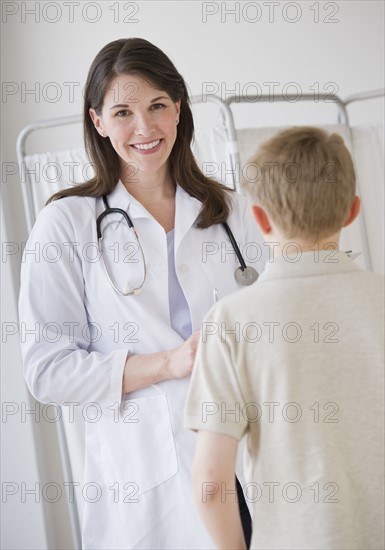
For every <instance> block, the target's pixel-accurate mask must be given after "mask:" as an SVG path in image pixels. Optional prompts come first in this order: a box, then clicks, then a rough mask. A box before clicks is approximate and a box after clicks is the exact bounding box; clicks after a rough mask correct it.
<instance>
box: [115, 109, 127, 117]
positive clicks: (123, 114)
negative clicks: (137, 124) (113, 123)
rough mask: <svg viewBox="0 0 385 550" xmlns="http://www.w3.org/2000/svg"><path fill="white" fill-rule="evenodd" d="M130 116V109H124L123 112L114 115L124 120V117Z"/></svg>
mask: <svg viewBox="0 0 385 550" xmlns="http://www.w3.org/2000/svg"><path fill="white" fill-rule="evenodd" d="M129 114H130V112H129V110H128V109H122V110H121V111H117V112H116V113H115V114H114V117H119V118H122V117H125V116H128V115H129Z"/></svg>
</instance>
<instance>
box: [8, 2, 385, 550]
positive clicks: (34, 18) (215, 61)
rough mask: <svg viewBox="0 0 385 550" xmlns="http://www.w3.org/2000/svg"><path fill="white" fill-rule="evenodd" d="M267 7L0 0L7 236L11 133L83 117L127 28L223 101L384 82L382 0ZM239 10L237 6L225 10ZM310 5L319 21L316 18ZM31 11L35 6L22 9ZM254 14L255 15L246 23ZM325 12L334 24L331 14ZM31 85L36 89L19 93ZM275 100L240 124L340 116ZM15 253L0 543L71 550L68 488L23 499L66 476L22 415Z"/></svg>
mask: <svg viewBox="0 0 385 550" xmlns="http://www.w3.org/2000/svg"><path fill="white" fill-rule="evenodd" d="M276 3H277V2H276ZM66 4H67V5H66ZM273 4H274V2H206V3H202V2H199V1H190V2H181V1H175V2H174V1H173V2H162V1H158V2H140V1H139V2H136V3H133V2H125V1H121V2H112V1H111V2H110V1H102V2H85V1H80V2H72V1H71V2H56V3H55V2H34V1H27V2H3V3H2V29H1V42H2V44H1V45H2V54H1V56H2V57H1V66H2V69H1V76H2V81H3V84H2V104H1V109H2V125H1V137H2V171H3V173H2V214H3V224H2V241H3V243H6V242H14V243H16V244H15V247H17V246H20V243H22V242H23V241H25V239H26V227H25V222H24V218H23V208H22V201H21V192H20V189H19V180H18V176H17V174H15V175H13V176H12V175H8V173H7V172H6V173H5V174H4V171H7V170H11V171H12V167H14V165H12V164H10V163H16V153H15V143H16V138H17V135H18V134H19V132H20V131H21V130H22V128H23V127H25V126H26V125H27V124H29V123H32V122H34V121H36V120H39V119H46V118H51V117H59V116H64V115H72V114H79V113H81V111H82V93H81V90H82V87H83V86H84V83H85V79H86V76H87V71H88V68H89V66H90V64H91V62H92V60H93V58H94V57H95V55H96V53H97V52H98V51H99V50H100V49H101V47H102V46H104V45H105V44H106V43H107V42H110V41H112V40H115V39H118V38H123V37H130V36H139V37H143V38H146V39H148V40H150V41H152V42H153V43H155V44H156V45H157V46H159V47H160V48H161V49H163V50H164V51H165V52H166V53H167V54H168V55H169V56H170V57H171V59H172V60H173V61H174V63H175V65H176V67H177V68H178V70H179V71H180V72H181V74H182V75H183V76H184V78H185V80H186V82H187V84H188V86H189V89H190V91H191V93H192V94H196V95H201V94H202V93H203V92H206V91H208V90H210V91H213V92H214V93H217V94H218V95H222V96H223V97H225V96H226V95H230V94H232V93H240V94H242V93H243V94H244V95H245V94H248V93H251V92H253V91H254V90H255V89H256V88H255V86H256V85H258V86H259V87H260V90H262V91H263V93H269V90H271V89H272V88H271V86H272V84H267V83H273V82H274V83H277V84H275V88H274V89H275V92H278V93H284V92H285V91H289V92H292V91H293V87H289V85H290V83H295V87H296V89H297V90H298V89H299V90H301V91H302V93H313V92H314V88H315V86H318V87H319V90H320V92H323V91H326V92H331V91H334V92H336V93H337V94H338V95H340V97H341V98H343V99H345V98H346V97H347V96H349V95H351V94H354V93H358V92H362V91H367V90H374V89H379V88H383V87H384V4H383V2H382V1H365V2H364V1H338V2H313V1H310V2H307V1H300V2H297V4H296V6H294V5H293V4H294V3H293V2H279V3H277V4H279V5H276V6H274V5H273ZM273 8H274V12H273ZM234 9H235V10H236V12H237V13H236V14H234V13H233V14H231V13H230V11H231V10H234ZM317 9H318V10H319V22H315V18H316V13H317V11H316V10H317ZM72 10H73V11H72ZM229 10H230V11H229ZM257 10H258V11H257ZM31 11H32V12H33V11H34V13H27V12H31ZM134 11H135V12H136V13H134ZM13 12H15V13H13ZM213 12H216V13H213ZM210 13H211V15H210ZM205 14H206V15H205ZM257 16H260V19H259V21H255V22H252V20H253V19H255V18H256V17H257ZM328 18H329V19H333V20H334V22H328V21H326V20H327V19H328ZM56 19H57V21H55V20H56ZM72 19H73V20H72ZM125 19H126V21H125ZM132 19H136V20H137V21H136V22H133V21H132ZM295 19H297V21H296V22H293V21H294V20H295ZM92 21H94V22H92ZM204 21H205V22H204ZM290 21H291V22H290ZM65 83H72V84H71V85H70V84H65ZM290 86H293V85H290ZM71 89H72V91H73V97H72V94H71V93H70V90H71ZM28 90H29V91H30V90H36V93H35V94H31V93H25V92H26V91H28ZM273 107H274V109H273V108H272V106H271V105H262V106H261V105H255V106H252V108H251V110H249V111H248V114H245V111H243V109H244V106H242V107H238V106H237V109H239V113H238V111H235V112H236V113H237V116H238V115H239V125H241V126H242V125H243V126H245V125H249V126H255V125H259V124H266V125H280V124H288V123H294V122H297V121H299V120H300V121H301V122H304V121H308V122H323V121H326V120H328V121H332V122H335V120H336V119H335V111H334V110H333V109H334V107H333V106H330V105H322V104H321V103H318V104H314V103H313V105H310V106H308V105H306V106H305V104H299V105H294V106H293V105H292V104H289V103H287V104H283V105H282V106H280V107H279V108H276V107H277V106H276V105H275V106H273ZM241 109H242V112H241ZM380 109H381V105H380V103H379V102H377V103H375V102H373V103H371V104H364V105H361V106H360V107H359V108H355V109H352V115H353V116H352V119H353V120H352V121H353V123H354V122H359V123H361V122H367V123H374V122H378V121H379V120H380V117H381V112H380ZM309 117H313V118H312V119H309ZM78 130H79V131H78V133H77V134H76V132H74V131H73V130H71V131H68V132H67V134H66V140H67V142H66V143H65V144H64V147H63V143H62V142H61V141H58V138H57V136H56V135H55V134H51V135H50V137H49V142H48V144H49V146H50V147H51V146H53V147H54V148H66V147H73V146H78V145H79V144H80V128H79V129H78ZM44 148H47V147H46V145H45V144H44V142H43V140H42V138H40V137H39V136H37V137H35V138H33V139H31V140H30V142H29V144H28V150H29V149H30V150H31V152H32V150H33V151H34V152H35V151H36V150H38V151H39V150H44ZM20 259H21V255H20V253H16V254H15V255H13V256H11V257H3V258H2V271H3V277H2V332H3V334H2V349H3V351H2V368H1V378H2V401H3V407H4V406H5V407H8V409H7V410H10V409H9V407H14V409H13V410H16V409H17V407H18V408H19V412H17V413H16V414H14V415H9V416H8V417H3V422H2V425H1V426H2V446H1V447H2V481H3V489H4V488H8V489H9V488H10V486H9V485H7V486H4V482H8V483H10V482H13V483H14V484H15V485H13V486H12V487H14V488H15V491H17V493H16V494H15V495H4V494H3V504H2V534H1V536H2V547H3V548H7V549H16V548H23V549H27V548H36V549H37V548H39V549H40V548H70V547H71V541H70V539H69V528H68V518H67V515H66V499H67V496H66V493H64V492H63V497H62V498H61V499H60V500H59V502H57V503H56V504H49V503H47V502H46V499H45V500H44V498H43V497H42V491H41V490H40V491H38V493H37V494H39V493H40V502H39V503H36V502H35V496H34V495H24V496H25V498H22V497H23V495H22V491H21V484H22V483H25V487H26V488H28V489H31V488H34V487H35V484H36V483H37V482H39V483H40V487H39V486H38V489H39V488H40V489H42V487H43V485H44V483H48V482H56V483H59V484H60V483H62V481H63V480H62V479H61V476H60V469H59V455H58V448H57V441H56V436H55V425H54V424H50V423H49V422H37V423H35V422H34V417H33V416H32V415H27V417H26V418H25V419H24V418H23V415H22V413H21V408H22V403H23V402H24V403H27V404H28V399H29V397H28V392H27V390H26V388H25V384H24V381H23V378H22V368H21V360H20V353H19V347H18V338H19V335H18V334H14V335H10V334H8V335H7V333H6V331H10V330H11V329H12V326H13V325H11V324H10V323H17V308H16V297H17V294H18V286H19V269H20ZM10 403H11V404H12V403H14V404H15V405H9V404H10ZM27 406H28V405H27ZM23 420H25V422H23ZM34 436H35V439H34ZM36 498H37V497H36ZM4 500H5V503H4ZM23 500H24V501H25V502H23ZM44 517H45V518H46V520H44Z"/></svg>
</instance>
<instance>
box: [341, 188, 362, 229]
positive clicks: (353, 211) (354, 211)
mask: <svg viewBox="0 0 385 550" xmlns="http://www.w3.org/2000/svg"><path fill="white" fill-rule="evenodd" d="M360 210H361V199H360V197H357V195H356V196H355V197H354V201H353V204H352V206H351V207H350V211H349V214H348V217H347V218H346V221H345V223H344V225H343V226H342V227H346V226H347V225H350V224H351V223H352V222H354V220H355V219H356V217H357V216H358V214H359V213H360Z"/></svg>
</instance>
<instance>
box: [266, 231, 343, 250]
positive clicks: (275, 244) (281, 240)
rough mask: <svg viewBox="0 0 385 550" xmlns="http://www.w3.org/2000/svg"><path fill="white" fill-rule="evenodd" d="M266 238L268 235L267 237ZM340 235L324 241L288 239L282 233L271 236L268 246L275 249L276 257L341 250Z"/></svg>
mask: <svg viewBox="0 0 385 550" xmlns="http://www.w3.org/2000/svg"><path fill="white" fill-rule="evenodd" d="M265 238H266V235H265ZM339 240H340V233H335V234H333V235H330V236H329V237H327V238H324V239H316V238H314V239H301V238H298V237H297V238H294V237H293V238H291V239H290V238H288V237H286V236H285V235H282V234H281V233H278V232H276V233H275V234H274V235H271V234H269V236H268V239H266V245H269V243H270V246H271V247H272V248H273V250H274V254H275V255H278V256H279V255H284V254H285V255H287V254H290V253H292V254H298V252H301V253H302V252H311V251H314V250H318V251H321V250H332V249H336V250H338V248H339Z"/></svg>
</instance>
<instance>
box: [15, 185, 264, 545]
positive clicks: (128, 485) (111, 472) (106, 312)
mask: <svg viewBox="0 0 385 550" xmlns="http://www.w3.org/2000/svg"><path fill="white" fill-rule="evenodd" d="M231 196H232V202H233V211H232V214H231V215H230V217H229V219H228V223H229V225H230V227H231V229H232V231H233V233H234V235H235V238H236V240H237V242H238V243H239V245H240V248H241V251H243V254H244V257H245V260H246V263H247V264H248V265H253V266H254V267H256V269H257V270H259V271H261V270H262V269H263V265H264V257H262V258H261V259H260V260H259V261H254V260H255V259H256V255H257V252H258V251H263V250H265V249H266V247H264V246H263V244H262V238H261V236H260V233H259V231H258V230H257V226H256V224H255V223H254V221H253V220H252V216H251V212H250V208H249V205H248V203H247V201H246V199H245V198H244V197H241V196H240V195H237V194H231ZM109 204H110V207H118V208H122V209H125V210H126V211H127V212H128V213H129V214H130V216H131V218H132V220H133V222H134V225H135V228H136V230H137V233H138V235H139V238H140V242H141V245H142V247H143V250H144V254H145V258H146V265H147V279H146V282H145V285H144V288H143V291H142V293H141V294H139V295H137V296H129V297H124V296H120V295H118V294H117V293H116V292H115V290H114V289H113V288H112V286H111V285H110V283H109V282H108V280H107V278H106V274H105V272H104V269H103V265H102V263H101V261H100V259H99V258H98V255H97V249H96V242H97V236H96V224H95V220H96V217H97V216H98V215H99V214H100V213H101V212H102V211H103V210H104V206H103V203H102V200H101V199H94V198H89V197H87V198H84V197H69V198H64V199H61V200H59V201H55V202H53V203H51V204H49V205H48V206H46V207H45V208H44V209H43V211H42V212H41V213H40V215H39V218H38V220H37V222H36V224H35V226H34V228H33V230H32V233H31V235H30V238H29V241H28V243H27V246H26V250H27V251H28V250H29V251H30V250H31V249H34V250H35V254H31V253H28V254H26V255H25V257H24V261H23V266H22V285H21V293H20V321H21V323H24V324H25V325H24V328H25V329H26V334H25V335H24V338H23V339H22V354H23V359H24V372H25V378H26V381H27V384H28V387H29V389H30V391H31V392H32V394H33V395H34V396H35V398H36V399H38V400H39V401H42V402H57V403H60V404H63V403H66V402H72V403H74V402H75V403H79V404H80V405H81V406H83V407H84V406H86V405H87V404H88V403H91V402H92V403H97V404H98V407H100V411H102V414H101V418H100V419H98V421H96V422H91V421H87V422H86V464H85V480H84V484H87V483H96V484H97V485H98V486H99V487H100V488H101V493H100V494H99V495H96V496H100V498H99V499H98V500H97V501H96V502H86V503H85V511H84V522H83V545H84V548H86V549H96V548H97V549H104V548H105V549H107V548H114V549H123V548H146V549H155V548H157V549H166V548H167V549H188V548H191V549H200V548H201V549H203V548H204V549H208V548H213V545H212V542H211V540H210V538H209V536H208V534H207V532H206V530H205V527H204V525H203V523H202V522H201V520H200V517H199V516H198V514H197V512H196V510H195V506H194V499H193V494H192V483H191V464H192V458H193V454H194V444H195V434H194V433H192V432H189V431H187V430H184V429H183V426H182V424H183V409H184V403H185V395H186V391H187V386H188V383H189V378H185V379H183V380H167V381H165V382H162V383H159V384H156V385H154V386H150V387H147V388H144V389H143V390H139V391H135V392H132V393H130V394H127V395H125V396H124V395H123V396H122V375H123V369H124V365H125V361H126V357H127V353H134V354H143V353H152V352H158V351H161V350H169V349H172V348H175V347H177V346H179V345H180V344H181V343H182V338H181V337H180V336H179V335H178V334H177V333H176V332H175V331H174V330H173V329H172V328H171V325H170V312H169V297H168V275H167V271H168V263H167V262H168V260H167V240H166V234H165V232H164V230H163V228H162V227H161V226H160V225H159V224H158V223H157V222H156V220H154V218H153V217H152V216H151V215H150V214H149V213H148V211H147V210H146V209H145V208H144V207H143V206H142V205H141V204H140V203H138V202H137V201H136V200H135V199H134V198H133V197H131V195H129V193H128V192H127V191H126V189H125V188H124V186H123V185H122V183H121V182H119V183H118V184H117V186H116V188H115V189H114V191H113V192H112V193H111V194H110V195H109ZM200 208H201V203H200V202H199V201H198V200H196V199H194V198H192V197H191V196H189V195H188V194H187V193H185V192H184V191H183V190H182V189H181V188H180V187H179V186H178V187H177V192H176V213H175V267H176V273H177V276H178V279H179V282H180V285H181V287H182V289H183V292H184V294H185V297H186V300H187V303H188V306H189V308H190V314H191V321H192V328H193V330H194V331H195V330H197V329H200V328H201V323H202V319H203V317H204V315H205V314H206V313H207V311H208V310H209V309H210V307H211V306H212V305H213V289H214V288H216V289H218V297H219V299H220V298H221V297H223V296H224V295H226V294H229V293H230V292H233V291H235V290H237V288H239V287H240V286H239V285H238V284H237V283H236V282H235V279H234V270H235V268H236V267H237V266H238V265H239V264H238V262H237V260H236V257H235V254H234V253H233V252H232V251H233V249H232V247H231V245H230V241H229V239H228V237H227V235H226V232H225V230H224V228H223V226H222V225H214V226H212V227H210V228H208V229H205V230H201V229H197V228H196V226H195V223H194V222H195V221H196V218H197V216H198V214H199V211H200ZM108 217H109V218H110V220H109V221H113V222H114V223H113V224H112V225H111V226H110V227H109V228H108V229H110V230H112V231H113V232H114V233H113V235H114V237H113V244H112V245H109V246H110V249H109V250H111V252H110V253H109V254H110V256H107V254H106V257H107V258H109V261H108V262H107V263H108V265H109V267H111V271H112V274H113V276H114V278H115V279H116V280H117V282H118V283H120V286H123V287H124V286H125V284H127V282H129V284H130V285H133V284H134V283H140V282H141V274H142V269H143V266H142V263H141V262H137V261H136V260H137V259H138V258H140V255H139V252H138V250H137V248H136V249H135V242H133V244H132V245H131V246H130V247H128V248H127V247H126V250H125V251H123V245H122V243H123V242H125V241H126V240H127V236H130V234H129V232H127V228H126V226H125V225H124V222H120V223H118V222H117V220H119V219H121V217H119V216H115V217H114V216H108ZM111 242H112V241H110V243H111ZM114 243H115V244H114ZM256 243H257V244H256ZM118 247H119V250H118ZM106 248H107V244H106ZM107 252H108V250H107ZM123 253H124V254H123ZM111 259H112V261H111ZM123 260H125V261H123ZM235 321H236V320H235V319H234V322H235ZM90 326H91V330H90V329H89V327H90ZM28 328H29V329H31V328H35V329H36V328H37V330H38V331H39V334H38V335H37V334H35V335H28V334H27V331H28ZM229 328H231V327H229ZM38 340H39V341H38ZM213 359H215V358H213ZM218 368H220V365H219V364H218ZM87 410H88V411H89V410H90V409H87ZM94 410H95V415H96V416H97V413H98V409H97V408H95V409H94ZM88 416H89V414H87V418H88ZM95 494H96V493H95ZM88 500H92V491H90V493H89V495H88Z"/></svg>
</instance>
